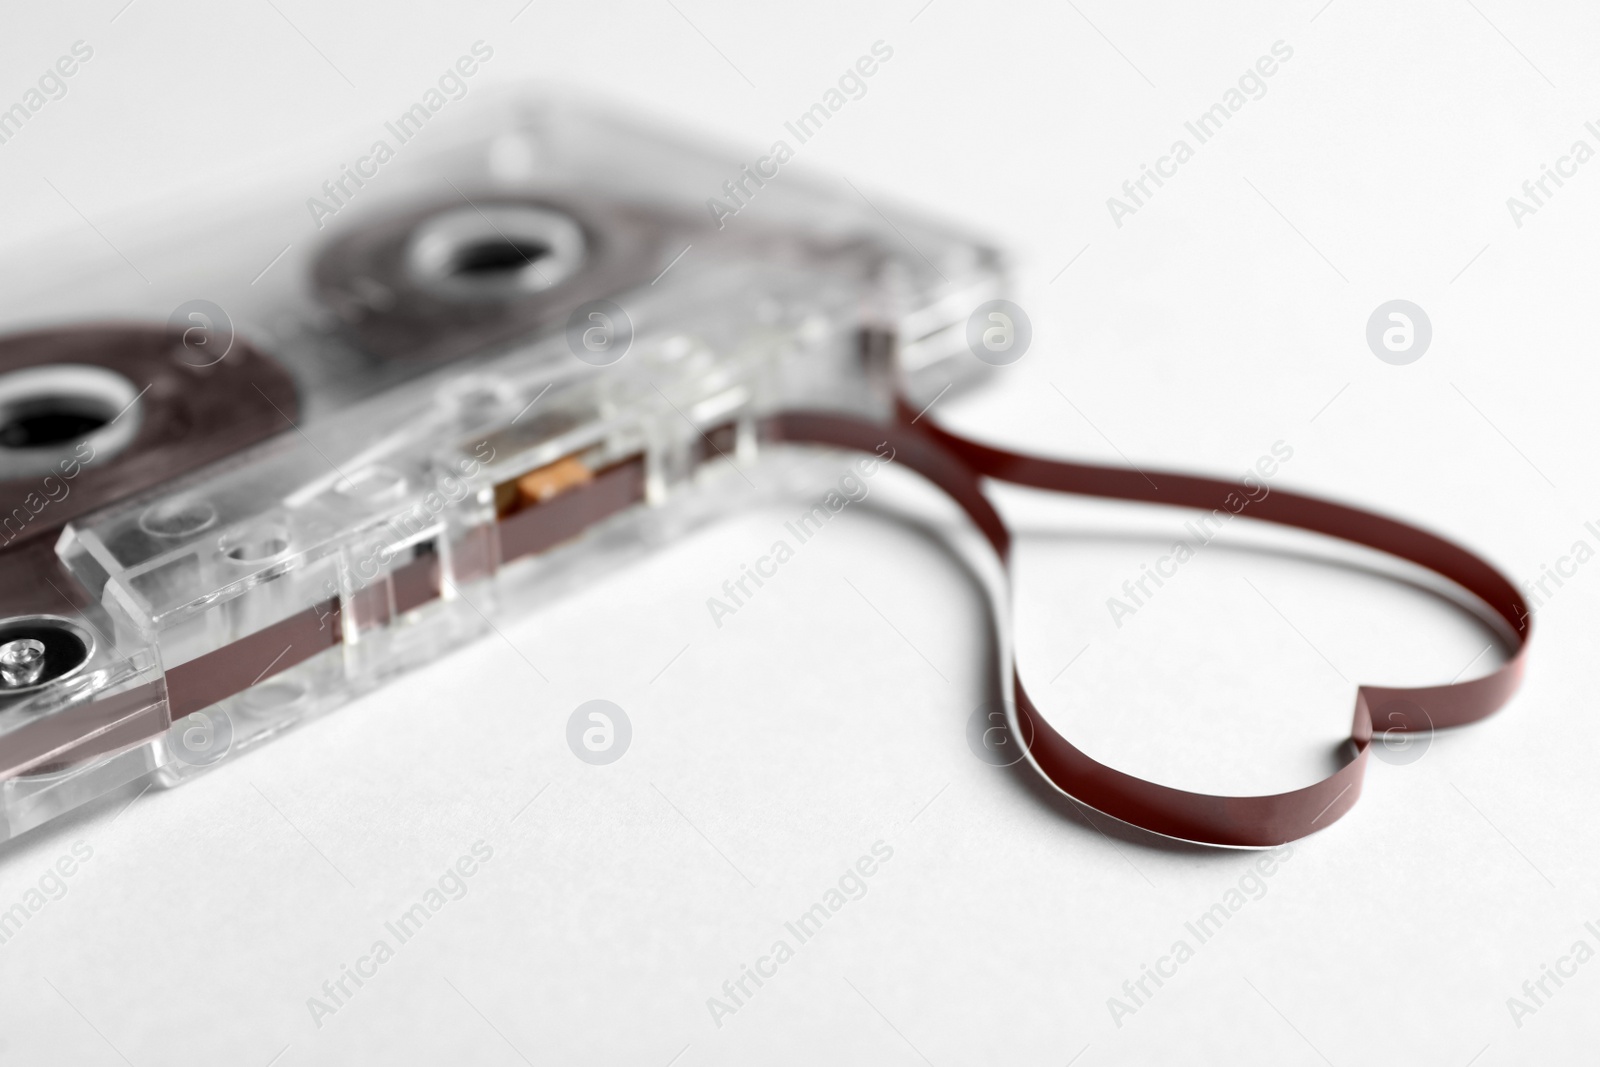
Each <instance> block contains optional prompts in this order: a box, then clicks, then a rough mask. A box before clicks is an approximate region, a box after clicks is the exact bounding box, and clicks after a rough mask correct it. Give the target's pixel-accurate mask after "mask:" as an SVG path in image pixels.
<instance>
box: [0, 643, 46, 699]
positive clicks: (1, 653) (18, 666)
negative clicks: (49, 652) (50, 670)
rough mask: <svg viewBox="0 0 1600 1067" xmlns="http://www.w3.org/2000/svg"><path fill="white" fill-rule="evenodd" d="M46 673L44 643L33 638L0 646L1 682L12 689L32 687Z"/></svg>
mask: <svg viewBox="0 0 1600 1067" xmlns="http://www.w3.org/2000/svg"><path fill="white" fill-rule="evenodd" d="M43 673H44V642H43V641H35V640H34V639H33V638H31V637H23V638H18V639H17V640H15V641H7V642H6V643H5V644H3V645H0V681H4V682H5V684H6V685H7V686H8V687H9V688H12V689H20V688H22V687H23V686H28V685H32V684H34V683H35V682H37V681H38V680H39V676H40V675H42V674H43Z"/></svg>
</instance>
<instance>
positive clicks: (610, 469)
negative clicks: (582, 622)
mask: <svg viewBox="0 0 1600 1067" xmlns="http://www.w3.org/2000/svg"><path fill="white" fill-rule="evenodd" d="M414 156H415V158H406V159H397V160H396V161H395V162H394V163H393V164H390V169H386V170H385V171H384V173H383V181H382V183H381V185H382V188H380V187H379V186H380V183H379V182H378V181H376V180H374V181H373V182H372V188H370V189H366V188H363V189H361V191H360V195H359V196H351V197H350V198H349V203H348V205H347V207H345V208H342V209H341V210H340V211H339V212H338V214H337V217H336V218H335V219H334V220H333V223H332V224H331V225H329V226H328V228H327V230H326V231H325V232H323V233H321V234H319V235H318V240H317V241H310V240H305V239H304V234H305V231H306V227H307V224H306V222H305V219H304V217H303V216H302V217H300V218H299V219H297V220H296V221H295V222H294V223H293V225H294V226H295V227H297V228H296V229H289V228H288V226H289V223H288V222H287V221H286V220H284V219H273V218H253V219H250V220H246V221H242V222H240V223H239V225H238V226H227V227H223V226H216V227H212V232H230V233H248V234H251V235H252V237H251V238H250V239H249V241H248V242H246V241H245V240H244V239H242V238H241V240H240V242H238V243H240V244H244V243H248V244H249V245H250V246H251V247H252V248H256V249H259V248H261V247H269V248H270V247H271V246H272V245H273V244H274V243H281V242H283V241H288V242H289V243H290V246H291V251H290V252H287V253H285V254H284V256H283V257H282V258H283V262H281V263H278V264H277V265H276V266H275V267H273V268H272V269H273V271H275V272H276V274H275V275H269V276H270V277H273V282H272V284H270V285H267V286H263V287H260V288H255V287H253V286H235V287H233V288H229V289H226V291H224V292H221V293H219V295H218V296H217V297H216V299H215V302H216V304H218V305H220V306H221V307H222V308H225V309H226V314H227V315H228V316H229V318H230V319H231V323H232V329H234V330H237V331H238V332H239V333H240V335H241V336H247V337H249V338H250V339H251V340H252V342H253V343H254V344H255V345H256V347H258V348H260V349H261V350H262V351H263V352H264V353H265V354H266V355H267V357H269V358H270V359H271V360H274V361H276V362H277V363H278V364H280V365H281V366H282V367H284V368H286V369H287V370H288V372H289V374H290V375H291V376H292V377H293V379H294V381H295V383H296V385H297V386H298V389H299V394H300V398H299V408H298V413H297V414H295V415H293V416H291V414H290V413H288V412H280V413H281V414H283V419H284V421H283V425H282V431H281V432H279V433H277V434H276V435H275V436H273V437H271V438H270V439H268V440H266V441H264V442H262V443H260V444H257V445H254V446H252V447H249V448H247V449H244V450H243V451H237V452H233V453H231V454H227V455H219V456H217V457H216V458H215V461H214V462H211V463H210V464H209V465H207V466H203V467H201V468H200V469H198V470H194V471H192V472H189V473H186V474H183V475H181V476H179V477H177V478H174V479H171V480H168V481H166V482H164V483H162V484H160V485H158V486H156V487H154V488H151V489H148V490H146V491H143V492H140V493H137V494H135V495H132V496H129V497H127V498H124V499H119V500H117V501H115V502H113V503H110V504H108V505H106V506H104V507H100V508H98V509H95V510H93V511H90V512H89V513H87V514H83V515H78V516H74V517H73V518H72V519H71V520H70V521H68V522H66V523H65V524H64V525H63V526H62V528H61V531H60V533H59V536H58V538H57V539H56V540H55V543H54V552H55V557H56V559H57V560H58V561H59V562H60V564H61V566H62V568H63V570H64V572H65V574H66V575H67V576H68V577H69V578H70V580H71V581H72V582H74V583H76V588H75V589H74V590H72V591H71V593H72V597H75V598H76V599H77V600H79V601H80V602H81V604H82V605H84V606H82V607H80V608H79V609H78V610H73V611H63V612H62V613H61V616H62V619H63V621H64V623H65V624H66V625H70V626H73V627H77V628H78V629H79V630H80V631H81V632H82V633H84V634H85V635H86V643H87V645H89V646H92V647H90V648H89V650H88V652H87V653H86V655H85V657H84V663H83V665H82V666H81V668H79V669H77V670H75V671H74V672H73V673H72V674H71V676H64V677H61V678H58V679H55V680H53V681H51V682H50V683H48V684H47V685H45V686H43V687H42V688H39V689H37V690H28V691H21V690H19V691H16V692H13V693H6V692H5V691H4V690H0V839H5V838H7V837H10V836H14V835H16V834H18V833H22V832H24V831H26V830H28V829H30V828H32V827H33V826H36V825H38V824H40V823H42V822H44V821H45V820H47V819H49V818H51V817H53V816H55V815H56V814H59V813H61V812H62V811H66V810H69V809H71V808H72V807H75V806H77V805H79V804H82V803H84V802H86V801H88V800H90V799H93V798H94V797H97V796H99V795H102V794H104V793H106V792H108V791H111V790H114V789H117V788H118V787H120V786H124V785H127V784H129V783H132V782H135V781H137V780H139V779H142V778H146V777H153V778H154V780H155V781H157V782H158V783H161V784H174V783H176V782H179V781H182V780H183V779H184V778H186V777H187V776H189V775H191V774H193V773H197V772H198V771H201V770H204V769H206V768H208V767H210V766H213V765H215V764H217V763H219V762H222V761H224V760H226V759H231V758H233V757H236V756H237V755H239V754H240V753H242V752H244V751H247V750H248V749H249V748H250V747H252V746H253V745H255V744H257V743H259V742H260V741H262V740H265V739H267V738H269V737H271V736H273V735H275V734H276V733H278V732H281V731H282V730H284V729H286V728H289V727H291V726H293V725H294V724H296V723H299V722H303V721H305V720H307V719H308V718H311V717H313V716H315V715H318V714H321V713H323V712H325V711H327V710H329V709H331V708H333V707H336V706H337V705H339V704H340V703H342V702H344V701H345V700H347V699H349V698H350V697H351V696H352V695H354V694H356V693H359V692H362V691H365V690H368V689H371V688H373V687H375V686H378V685H380V684H382V683H383V682H384V681H385V680H386V679H388V678H390V677H392V676H393V675H395V674H397V673H399V672H402V671H404V670H407V669H409V668H411V667H414V666H417V665H419V664H422V663H425V662H427V661H429V660H430V659H433V658H435V657H437V656H439V655H441V654H443V653H444V652H446V651H448V650H449V649H451V648H453V647H456V646H458V645H459V644H461V643H463V642H465V641H468V640H471V639H473V638H475V637H478V636H480V635H482V634H483V633H485V632H487V631H488V630H489V628H490V627H491V626H492V625H494V620H496V619H497V618H500V617H502V616H505V615H508V614H516V613H520V612H526V611H528V610H530V609H531V608H532V607H534V606H536V605H537V604H539V603H540V602H542V601H543V600H545V599H547V598H548V597H550V596H552V595H554V594H556V593H557V592H559V591H560V590H562V589H563V588H567V587H570V586H572V585H574V584H576V583H580V582H582V581H583V580H584V579H585V577H586V576H588V575H591V574H593V573H595V572H596V571H597V570H602V569H607V568H611V567H615V566H617V565H618V564H619V563H621V562H622V561H623V560H625V559H627V558H628V557H630V556H632V555H635V554H637V553H639V552H641V551H644V550H647V549H648V548H649V547H650V546H652V545H655V544H659V543H661V542H663V541H665V540H668V539H671V538H673V537H676V536H679V535H681V534H682V533H683V532H684V531H686V530H688V529H691V528H693V527H694V526H695V525H697V524H699V523H703V522H706V521H709V520H711V519H713V518H715V517H716V516H717V515H719V514H723V513H725V512H726V511H727V510H728V509H729V508H730V507H733V506H737V504H738V502H739V500H740V499H741V497H744V496H748V495H749V493H748V485H747V483H746V481H745V479H744V478H743V477H741V476H740V473H739V472H738V471H736V470H735V469H734V465H737V466H738V467H740V468H741V469H748V468H749V467H751V465H753V464H768V463H772V462H774V457H773V456H770V455H768V454H767V453H766V451H765V450H764V449H763V448H762V446H761V445H760V442H759V441H758V439H757V433H756V426H757V423H758V421H759V420H760V419H761V418H762V417H763V416H765V415H768V414H770V413H772V412H775V411H778V410H782V409H793V408H827V409H835V410H842V411H849V412H852V413H855V414H860V415H866V416H869V417H879V418H887V417H888V415H889V413H890V411H891V409H892V404H893V400H894V389H895V382H894V381H893V380H892V376H891V372H892V371H893V368H891V367H890V365H889V362H888V358H889V355H890V353H891V352H892V351H893V350H894V349H895V348H896V347H898V352H897V356H898V360H899V365H900V370H899V372H900V373H901V374H903V375H904V382H903V384H904V385H905V387H906V388H908V389H909V391H910V394H911V395H912V397H913V398H916V397H919V396H920V397H922V398H923V399H924V400H928V399H932V397H933V396H935V395H936V394H938V393H939V392H940V391H941V390H943V389H945V388H947V387H949V386H950V385H951V384H952V383H961V382H965V381H968V380H970V379H971V377H972V376H973V375H974V374H975V373H976V372H977V371H979V370H981V369H982V365H981V364H979V363H978V361H976V360H975V359H973V358H972V356H971V354H970V353H969V352H968V351H967V348H966V343H965V333H964V331H965V327H966V320H967V316H968V315H969V313H970V312H971V311H972V309H973V308H974V307H976V306H977V305H978V304H980V303H982V302H983V301H985V300H988V299H991V298H993V297H995V296H998V295H1000V294H1001V292H1002V289H1003V273H1002V263H1001V260H1000V258H999V256H998V255H997V253H996V252H995V251H994V250H993V249H990V248H987V247H985V246H984V245H982V244H980V243H978V242H975V241H973V240H971V239H970V238H968V237H966V236H964V235H961V234H960V233H958V232H954V231H951V230H948V229H947V228H944V227H941V226H937V225H932V224H929V223H926V222H923V221H921V220H918V219H916V218H913V217H910V216H907V215H904V214H902V213H896V212H892V211H891V212H890V213H889V214H880V212H879V210H878V208H877V207H875V206H874V205H872V204H869V203H866V202H865V201H863V200H862V199H861V197H860V196H859V195H858V194H856V193H854V192H853V191H852V190H851V189H850V188H849V187H848V186H841V187H840V188H834V187H832V186H829V185H827V184H822V183H818V182H815V181H813V180H809V179H807V178H806V177H804V176H802V175H800V174H798V173H796V174H791V173H790V172H789V171H788V170H785V171H784V172H783V173H782V174H781V175H779V176H778V177H776V178H773V179H771V180H770V181H769V182H768V183H767V184H765V185H763V186H761V187H759V190H758V193H757V195H755V196H753V197H752V198H751V199H750V202H749V203H750V206H749V210H748V211H741V212H740V214H739V216H738V217H737V218H734V219H731V220H726V224H725V225H724V226H722V227H720V228H719V226H718V225H717V224H716V222H715V221H714V218H713V215H712V214H711V213H710V212H709V211H708V209H707V207H706V203H705V202H706V200H707V198H708V197H712V196H722V195H724V194H723V193H722V189H723V186H724V183H725V182H727V181H728V180H729V179H730V177H733V176H737V175H738V174H740V172H741V168H742V167H743V163H742V161H741V160H739V159H738V158H737V156H736V155H734V154H725V153H717V152H711V151H705V150H702V149H699V148H696V147H693V146H691V145H686V144H680V143H678V142H676V141H674V140H671V139H669V138H665V137H662V136H660V135H659V134H656V133H654V132H649V131H646V130H643V129H640V128H636V127H632V126H629V125H628V124H626V123H624V122H619V121H617V120H615V119H612V118H610V117H608V116H606V115H604V114H601V113H597V112H595V111H593V110H590V109H587V108H582V107H574V106H572V105H569V104H564V103H555V104H552V103H528V102H526V101H525V100H524V99H523V98H520V97H511V98H507V99H505V100H501V101H497V102H493V103H491V104H490V105H488V106H485V107H481V108H480V109H479V111H478V112H477V114H476V115H475V116H473V117H472V118H471V119H470V120H464V121H462V122H461V123H459V126H458V129H457V131H456V133H455V135H454V136H453V138H452V139H451V140H449V141H442V142H441V143H440V145H439V147H438V148H436V149H435V150H433V151H432V152H430V153H428V154H426V155H424V154H422V153H421V152H420V151H418V152H416V153H414ZM310 188H313V189H314V188H315V186H314V185H313V186H310ZM195 234H196V231H190V232H189V233H188V234H187V235H185V234H183V233H177V232H161V233H158V235H157V236H156V237H154V238H152V240H151V243H150V244H149V245H147V246H135V248H136V251H135V252H130V255H135V254H136V255H137V256H138V260H137V261H138V262H140V263H142V264H146V265H147V266H145V268H144V269H145V271H146V272H147V273H150V274H152V275H153V278H152V284H151V285H150V286H149V289H150V290H151V292H149V293H138V292H137V291H135V290H133V289H132V287H131V286H129V285H127V284H126V283H125V281H123V282H119V281H117V280H115V279H116V271H115V265H113V264H108V265H107V267H106V269H105V270H104V271H97V270H96V269H94V268H93V267H87V268H83V269H82V270H81V271H80V277H81V279H82V283H81V285H80V286H79V287H78V290H77V291H76V292H74V293H70V294H66V295H65V296H62V295H60V294H48V293H47V294H45V295H42V296H41V297H40V298H39V300H38V301H37V302H36V304H35V306H36V307H37V308H39V309H41V313H42V314H43V315H44V316H45V317H46V318H47V319H48V318H50V317H51V316H52V315H58V316H59V315H60V314H61V313H64V312H65V310H66V308H67V307H68V306H70V307H71V310H72V315H73V317H74V318H82V317H84V316H86V315H95V314H97V313H99V312H100V311H102V310H104V311H105V312H106V313H107V314H114V315H121V316H129V317H136V318H142V319H146V320H156V321H163V320H165V319H166V318H167V316H168V314H169V313H170V312H171V310H172V307H173V306H175V305H177V304H178V303H180V302H181V299H183V298H187V297H191V296H192V295H193V293H192V291H190V290H186V288H185V287H186V286H189V285H192V284H193V283H194V280H195V279H197V278H206V277H215V276H218V275H220V274H223V273H225V272H227V271H228V269H229V265H230V263H231V262H232V261H231V259H230V257H234V256H237V254H238V253H237V249H236V248H223V249H220V250H218V249H217V248H216V247H215V246H216V244H217V242H215V241H214V240H213V241H203V240H200V239H199V238H198V237H197V236H195ZM255 235H263V236H255ZM273 235H276V236H273ZM296 235H298V236H299V238H300V239H299V240H292V239H291V238H293V237H294V236H296ZM473 242H478V244H477V245H474V244H473ZM301 246H304V247H301ZM508 249H510V250H512V251H515V253H516V255H517V256H521V257H522V258H523V259H524V260H525V261H526V262H525V263H517V262H516V261H515V260H514V259H511V260H510V261H509V262H508V256H509V255H510V253H508V251H507V250H508ZM540 264H543V267H542V268H540V266H539V265H540ZM239 276H241V277H244V276H246V274H245V272H242V271H241V272H240V273H239ZM144 288H146V287H145V286H140V289H144ZM174 293H182V294H184V295H183V298H180V299H177V300H173V299H167V300H166V301H165V303H164V304H163V295H162V294H165V295H166V296H167V297H170V296H171V295H172V294H174ZM141 301H142V303H141ZM596 315H599V318H595V317H594V316H596ZM594 331H599V332H598V334H596V333H595V332H594ZM591 342H594V343H593V344H591ZM619 350H620V351H619ZM222 358H226V357H225V356H224V357H222ZM0 380H3V379H0ZM19 565H21V561H19V560H16V559H11V560H5V561H3V562H0V566H6V567H16V566H19ZM69 599H70V598H69ZM3 637H4V635H3V634H0V638H3ZM0 666H3V664H0Z"/></svg>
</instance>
